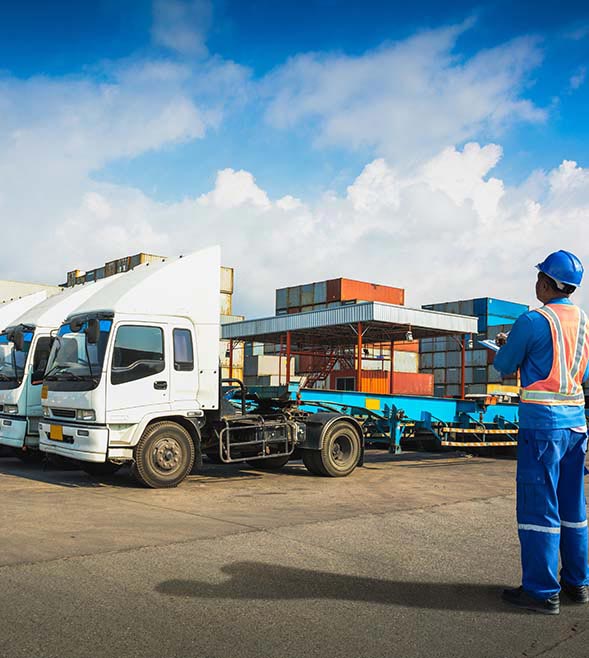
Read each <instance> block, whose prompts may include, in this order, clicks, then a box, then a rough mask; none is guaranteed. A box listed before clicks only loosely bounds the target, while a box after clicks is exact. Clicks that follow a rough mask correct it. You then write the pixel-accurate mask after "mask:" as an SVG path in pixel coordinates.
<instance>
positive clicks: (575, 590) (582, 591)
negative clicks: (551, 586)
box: [560, 580, 589, 605]
mask: <svg viewBox="0 0 589 658" xmlns="http://www.w3.org/2000/svg"><path fill="white" fill-rule="evenodd" d="M560 587H561V589H562V591H563V593H564V594H566V595H567V597H568V598H569V599H570V600H571V601H572V602H573V603H577V604H579V605H583V604H584V603H589V587H587V585H569V583H567V582H566V581H564V580H561V581H560Z"/></svg>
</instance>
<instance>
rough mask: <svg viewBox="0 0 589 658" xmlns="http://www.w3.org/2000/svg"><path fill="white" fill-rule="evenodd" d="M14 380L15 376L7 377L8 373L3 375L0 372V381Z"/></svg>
mask: <svg viewBox="0 0 589 658" xmlns="http://www.w3.org/2000/svg"><path fill="white" fill-rule="evenodd" d="M14 381H16V377H9V376H8V375H3V374H2V373H1V372H0V382H14Z"/></svg>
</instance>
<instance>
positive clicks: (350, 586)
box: [155, 562, 508, 612]
mask: <svg viewBox="0 0 589 658" xmlns="http://www.w3.org/2000/svg"><path fill="white" fill-rule="evenodd" d="M221 571H222V573H223V574H225V575H226V576H229V579H228V580H225V581H224V582H222V583H219V584H211V583H207V582H204V581H198V580H167V581H164V582H162V583H160V584H159V585H157V586H156V588H155V589H156V591H157V592H159V593H160V594H167V595H169V596H178V597H193V598H199V599H244V600H246V599H249V600H252V599H253V600H256V599H257V600H280V599H334V600H342V601H364V602H367V603H380V604H383V605H399V606H407V607H412V608H429V609H433V610H463V611H469V612H475V611H487V612H489V611H491V610H499V609H500V610H502V611H505V610H508V608H507V607H506V606H504V605H503V604H502V603H501V601H500V600H499V595H500V593H501V586H500V585H487V584H472V583H469V584H458V583H456V584H455V583H428V582H424V583H416V582H407V581H398V580H380V579H377V578H364V577H360V576H346V575H340V574H333V573H326V572H323V571H312V570H310V569H296V568H294V567H282V566H277V565H269V564H263V563H259V562H234V563H232V564H228V565H226V566H224V567H223V568H222V569H221Z"/></svg>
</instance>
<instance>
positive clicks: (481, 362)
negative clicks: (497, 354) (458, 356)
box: [466, 349, 493, 366]
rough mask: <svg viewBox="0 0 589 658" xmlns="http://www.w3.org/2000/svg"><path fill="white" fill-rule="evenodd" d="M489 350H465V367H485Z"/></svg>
mask: <svg viewBox="0 0 589 658" xmlns="http://www.w3.org/2000/svg"><path fill="white" fill-rule="evenodd" d="M489 353H491V354H493V352H491V350H487V349H476V350H467V351H466V365H467V366H486V365H487V359H488V356H487V355H488V354H489Z"/></svg>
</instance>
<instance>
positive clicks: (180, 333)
mask: <svg viewBox="0 0 589 658" xmlns="http://www.w3.org/2000/svg"><path fill="white" fill-rule="evenodd" d="M174 370H181V371H185V372H188V371H190V370H194V352H193V349H192V334H191V333H190V331H189V330H188V329H174Z"/></svg>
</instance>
